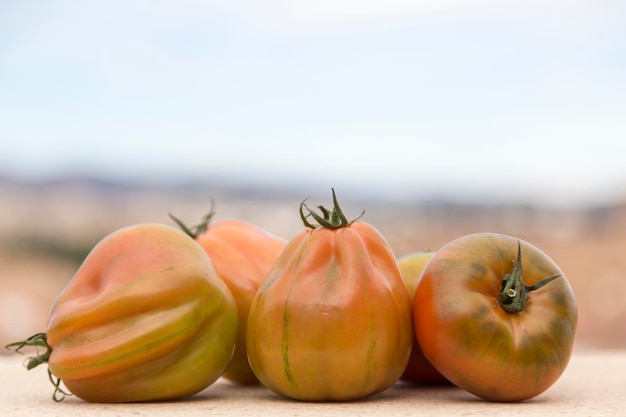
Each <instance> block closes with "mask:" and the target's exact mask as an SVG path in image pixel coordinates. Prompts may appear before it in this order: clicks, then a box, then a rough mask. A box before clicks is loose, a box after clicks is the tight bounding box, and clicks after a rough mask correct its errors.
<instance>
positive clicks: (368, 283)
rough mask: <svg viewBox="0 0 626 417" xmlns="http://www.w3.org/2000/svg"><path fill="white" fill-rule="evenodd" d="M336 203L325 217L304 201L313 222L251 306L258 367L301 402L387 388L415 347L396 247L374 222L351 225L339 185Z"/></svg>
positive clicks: (253, 358)
mask: <svg viewBox="0 0 626 417" xmlns="http://www.w3.org/2000/svg"><path fill="white" fill-rule="evenodd" d="M333 201H334V208H333V210H332V211H329V210H326V209H325V208H323V207H320V210H321V212H322V215H319V214H317V213H316V212H314V211H312V210H309V209H308V207H306V205H305V204H304V202H303V203H302V204H301V206H300V214H301V217H302V219H303V221H304V223H305V226H307V227H305V229H304V230H302V232H300V233H299V234H298V235H297V236H296V237H294V238H293V239H292V240H291V241H290V242H289V243H288V244H287V247H286V248H285V250H284V251H283V253H282V255H281V256H280V257H279V259H278V261H277V262H276V264H275V265H274V268H273V269H272V271H271V272H270V274H269V276H268V278H267V280H266V281H265V282H264V283H263V285H262V286H261V288H260V289H259V292H258V293H257V295H256V296H255V298H254V300H253V302H252V306H251V307H250V316H249V318H248V355H249V359H250V365H251V367H252V369H253V370H254V372H255V374H256V375H257V377H258V378H259V379H260V380H261V382H262V383H263V384H265V385H266V386H267V387H268V388H269V389H271V390H272V391H274V392H276V393H278V394H280V395H283V396H286V397H289V398H293V399H299V400H305V401H327V400H328V401H344V400H353V399H358V398H362V397H365V396H367V395H370V394H374V393H378V392H381V391H383V390H385V389H387V388H389V387H390V386H392V385H393V384H394V383H395V382H396V381H397V380H398V379H399V377H400V375H401V374H402V372H403V371H404V369H405V367H406V364H407V361H408V358H409V354H410V351H411V342H412V335H413V333H412V328H411V326H412V318H411V315H412V308H411V300H410V297H409V293H408V291H407V288H406V285H405V283H404V281H403V280H402V277H401V275H400V271H399V270H398V266H397V263H396V260H395V257H394V255H393V253H392V251H391V249H390V247H389V245H388V244H387V242H386V241H385V239H384V238H383V236H382V235H381V234H380V233H379V232H378V231H377V230H376V229H375V228H374V227H373V226H371V225H369V224H367V223H364V222H360V221H352V222H349V221H348V220H347V219H346V217H345V216H344V214H343V213H342V211H341V210H340V208H339V205H338V204H337V200H336V198H335V194H334V191H333ZM305 209H306V210H307V211H308V214H305V213H304V210H305ZM308 217H313V218H314V219H315V220H316V221H317V223H318V224H312V223H310V222H309V221H308Z"/></svg>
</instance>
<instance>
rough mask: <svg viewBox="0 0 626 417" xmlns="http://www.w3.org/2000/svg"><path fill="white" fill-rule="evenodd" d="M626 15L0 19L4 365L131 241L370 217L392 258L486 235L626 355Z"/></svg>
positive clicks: (586, 333) (167, 5)
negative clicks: (523, 256)
mask: <svg viewBox="0 0 626 417" xmlns="http://www.w3.org/2000/svg"><path fill="white" fill-rule="evenodd" d="M625 74H626V2H625V1H608V0H607V1H604V0H599V1H598V0H596V1H573V0H572V1H568V0H542V1H535V0H530V1H521V0H519V1H518V0H502V1H490V0H467V1H460V0H438V1H431V0H424V1H408V0H385V1H382V0H370V1H356V0H336V1H332V2H330V1H326V0H321V1H317V2H305V1H301V0H293V1H291V2H282V1H276V0H267V1H251V0H243V1H238V2H229V1H226V0H204V1H203V0H178V1H166V0H164V1H153V0H151V1H148V0H135V1H132V2H126V1H120V0H111V1H107V2H74V1H70V0H51V1H43V0H23V1H10V0H8V1H3V2H0V343H1V344H2V345H4V344H6V343H9V342H13V341H15V340H21V339H23V338H25V337H28V336H30V335H31V334H33V333H36V332H39V331H45V328H46V321H47V315H48V311H49V308H50V306H51V304H52V302H53V300H54V299H55V297H56V296H57V295H58V293H59V292H60V291H61V290H62V288H63V287H64V285H65V284H66V283H67V282H68V281H69V280H70V279H71V277H72V275H73V274H74V272H75V271H76V269H77V268H78V266H79V264H80V262H81V261H82V259H83V258H84V256H85V255H86V254H87V253H88V251H89V250H90V249H91V247H92V246H93V245H94V244H95V243H96V242H98V241H99V240H100V239H102V238H103V237H104V236H105V235H106V234H108V233H110V232H112V231H113V230H115V229H117V228H119V227H122V226H126V225H129V224H133V223H138V222H146V221H157V222H162V223H167V224H173V223H172V222H171V220H170V219H169V218H168V213H174V214H176V215H177V216H178V217H179V218H182V219H183V220H186V221H187V222H188V223H191V224H194V222H195V221H199V220H200V217H201V216H202V215H203V214H204V213H205V212H206V211H208V210H209V208H210V205H211V200H212V199H213V200H215V203H216V206H215V208H216V211H217V215H216V218H223V217H238V218H241V219H244V220H247V221H250V222H253V223H256V224H257V225H259V226H260V227H262V228H264V229H266V230H268V231H270V232H272V233H274V234H277V235H280V236H283V237H285V238H291V237H292V236H293V235H295V234H296V233H297V232H298V231H299V230H300V229H301V228H302V224H301V222H300V218H299V216H298V212H297V210H298V205H299V203H300V202H301V201H302V200H303V199H305V198H306V197H308V196H311V202H312V204H324V205H330V204H331V193H330V189H331V187H334V188H335V190H336V191H337V195H338V197H339V199H340V201H341V202H342V207H343V208H344V210H345V211H346V212H347V214H348V217H350V215H352V217H355V216H357V215H358V214H359V213H360V212H361V210H362V209H365V210H366V214H365V217H363V220H364V221H367V222H369V223H371V224H373V225H374V226H376V227H377V228H378V229H379V230H380V231H381V232H382V233H383V235H384V236H385V237H386V238H387V240H388V242H389V243H390V245H391V246H392V249H393V250H394V252H395V253H396V255H397V256H398V257H399V256H403V255H405V254H408V253H410V252H414V251H418V250H422V249H425V248H430V249H434V250H436V249H438V248H439V247H441V246H443V245H444V244H445V243H447V242H448V241H450V240H452V239H454V238H456V237H459V236H461V235H463V234H466V233H471V232H477V231H492V232H500V233H507V234H511V235H514V236H516V237H519V238H522V239H526V240H528V241H529V242H531V243H533V244H535V245H536V246H538V247H539V248H541V249H542V250H544V251H545V252H546V253H547V254H548V255H550V256H551V257H552V258H553V259H554V260H555V261H556V262H557V263H558V264H559V265H560V266H561V268H562V269H563V270H564V272H565V274H566V275H567V277H568V279H569V280H570V282H571V284H572V286H573V288H574V291H575V293H576V295H577V299H578V303H579V315H580V318H579V332H578V335H577V338H578V340H577V344H576V346H577V348H578V349H591V348H602V349H610V348H624V347H626V328H625V326H624V321H625V319H626V304H625V303H624V300H625V299H626V279H625V277H624V275H625V273H626V256H624V250H625V249H626V163H625V162H626V157H625V155H626V123H625V121H624V120H625V119H624V115H625V114H626V75H625Z"/></svg>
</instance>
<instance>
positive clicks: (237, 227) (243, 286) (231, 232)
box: [170, 207, 287, 385]
mask: <svg viewBox="0 0 626 417" xmlns="http://www.w3.org/2000/svg"><path fill="white" fill-rule="evenodd" d="M214 215H215V211H214V210H213V207H211V210H210V211H209V213H208V214H206V215H205V216H204V218H203V219H202V221H201V223H200V224H198V225H196V226H194V227H191V228H190V227H187V226H186V225H185V224H184V223H183V222H182V221H181V220H179V219H178V218H176V217H174V216H173V215H171V214H170V217H171V218H172V219H173V220H174V221H175V222H176V224H178V226H179V227H181V228H182V229H183V231H185V233H187V234H188V235H189V236H191V237H192V238H194V239H195V240H196V242H198V244H199V245H200V246H201V247H202V248H203V249H204V250H205V252H206V253H207V254H208V255H209V258H211V261H212V262H213V265H214V266H215V271H216V272H217V275H218V276H219V277H220V278H221V279H222V281H224V283H225V284H226V286H227V287H228V288H229V289H230V291H231V293H232V294H233V296H234V298H235V302H236V303H237V311H238V313H239V324H238V330H237V346H236V348H235V353H234V355H233V358H232V360H231V362H230V364H229V365H228V367H227V368H226V371H225V372H224V375H223V377H224V378H226V379H228V380H230V381H232V382H235V383H238V384H242V385H250V384H257V383H258V382H259V380H258V378H257V377H256V375H255V374H254V372H252V369H251V368H250V364H249V363H248V354H247V350H246V344H247V343H246V333H247V330H246V329H247V323H248V313H249V311H250V304H252V299H253V298H254V296H255V294H256V292H257V291H258V289H259V287H260V285H261V284H262V283H263V281H264V280H265V278H266V277H267V274H268V273H269V272H270V270H271V269H272V267H273V266H274V263H275V262H276V260H277V259H278V256H279V255H280V254H281V252H282V251H283V249H284V248H285V246H286V245H287V240H286V239H283V238H281V237H278V236H275V235H273V234H271V233H269V232H268V231H266V230H263V229H261V228H260V227H258V226H256V225H254V224H251V223H248V222H245V221H243V220H239V219H222V220H218V221H215V222H211V220H212V218H213V216H214Z"/></svg>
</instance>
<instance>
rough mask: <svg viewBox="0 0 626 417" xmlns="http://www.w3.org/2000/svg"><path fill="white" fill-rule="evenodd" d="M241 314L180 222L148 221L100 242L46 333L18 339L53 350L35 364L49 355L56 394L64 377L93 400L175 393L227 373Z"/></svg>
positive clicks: (147, 398) (149, 398)
mask: <svg viewBox="0 0 626 417" xmlns="http://www.w3.org/2000/svg"><path fill="white" fill-rule="evenodd" d="M237 320H238V316H237V309H236V306H235V300H234V299H233V296H232V295H231V294H230V291H229V290H228V288H227V287H226V286H225V285H224V283H223V282H222V281H221V280H220V279H219V278H218V277H217V275H216V273H215V269H214V268H213V265H212V263H211V261H210V259H209V257H208V256H207V254H206V253H205V252H204V250H203V249H202V248H201V247H200V245H198V244H197V243H196V242H195V241H194V240H193V239H191V238H190V237H189V236H187V235H185V233H183V232H182V231H180V230H177V229H175V228H172V227H169V226H164V225H159V224H140V225H135V226H130V227H126V228H123V229H120V230H118V231H116V232H113V233H112V234H110V235H109V236H107V237H105V238H104V239H103V240H102V241H101V242H100V243H98V244H97V245H96V246H95V247H94V248H93V249H92V251H91V252H90V254H89V255H88V256H87V258H86V259H85V261H84V262H83V263H82V265H81V266H80V268H79V269H78V271H77V272H76V274H75V276H74V277H73V279H72V280H71V281H70V282H69V283H68V285H67V286H66V287H65V289H64V290H63V291H62V292H61V294H60V295H59V296H58V298H57V299H56V301H55V303H54V304H53V306H52V309H51V311H50V318H49V321H48V330H47V335H45V334H40V335H37V336H35V337H34V338H32V339H29V340H27V341H25V342H21V343H15V344H12V347H14V348H16V350H18V351H19V349H21V348H22V347H24V346H25V345H35V346H40V347H46V348H47V351H46V352H45V353H44V354H42V355H40V356H38V357H35V358H31V359H30V361H29V363H28V367H29V368H32V367H34V366H37V365H39V364H41V363H43V362H46V361H47V362H48V369H49V372H50V373H51V379H53V380H54V381H56V382H57V383H56V386H57V391H56V392H55V395H57V394H58V393H59V390H60V386H59V385H58V382H59V381H58V379H60V380H62V381H63V383H64V384H65V386H66V387H67V388H68V389H69V390H70V391H71V392H72V393H73V394H75V395H76V396H78V397H80V398H82V399H84V400H87V401H91V402H138V401H155V400H170V399H176V398H181V397H185V396H189V395H192V394H194V393H197V392H199V391H201V390H203V389H204V388H206V387H207V386H209V385H210V384H212V383H213V382H214V381H215V380H217V379H218V378H219V377H220V376H221V375H222V373H223V372H224V370H225V369H226V366H227V365H228V362H229V361H230V359H231V357H232V355H233V351H234V348H235V341H236V336H237ZM57 378H58V379H57Z"/></svg>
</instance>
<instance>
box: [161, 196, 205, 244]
mask: <svg viewBox="0 0 626 417" xmlns="http://www.w3.org/2000/svg"><path fill="white" fill-rule="evenodd" d="M214 206H215V202H214V201H213V200H211V209H210V210H209V212H208V213H207V214H205V215H204V216H203V217H202V221H201V222H200V223H198V224H197V225H195V226H187V225H186V224H185V223H184V222H183V221H182V220H180V219H179V218H178V217H176V216H174V215H173V214H172V213H168V215H169V216H170V219H172V220H174V223H176V224H177V225H178V227H180V228H181V230H182V231H183V232H185V233H186V234H187V235H189V236H190V237H191V238H193V239H197V238H198V236H200V235H201V234H203V233H204V232H206V231H207V229H208V228H209V224H210V223H211V219H212V218H213V216H214V215H215V210H214Z"/></svg>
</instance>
